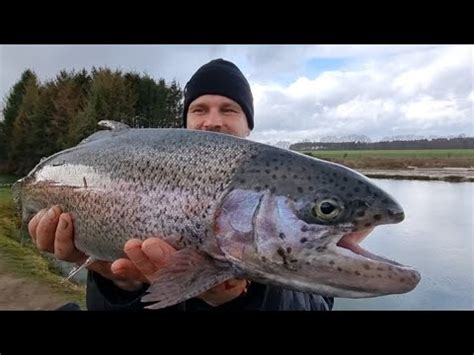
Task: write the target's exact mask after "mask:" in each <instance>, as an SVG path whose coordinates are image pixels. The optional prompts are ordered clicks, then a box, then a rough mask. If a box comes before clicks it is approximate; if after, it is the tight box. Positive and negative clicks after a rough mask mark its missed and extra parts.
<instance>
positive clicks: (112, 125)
mask: <svg viewBox="0 0 474 355" xmlns="http://www.w3.org/2000/svg"><path fill="white" fill-rule="evenodd" d="M97 125H98V126H99V127H102V128H106V129H110V130H112V131H119V130H122V129H130V126H129V125H127V124H125V123H122V122H118V121H112V120H102V121H99V122H98V123H97Z"/></svg>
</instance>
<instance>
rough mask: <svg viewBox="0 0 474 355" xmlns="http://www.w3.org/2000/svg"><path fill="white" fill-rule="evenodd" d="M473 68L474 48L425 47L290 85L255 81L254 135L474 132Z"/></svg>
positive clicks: (267, 137) (262, 137) (301, 136)
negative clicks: (473, 102)
mask: <svg viewBox="0 0 474 355" xmlns="http://www.w3.org/2000/svg"><path fill="white" fill-rule="evenodd" d="M415 48H416V47H415ZM355 62H356V61H354V63H355ZM472 65H473V47H472V46H442V47H427V48H425V47H422V48H421V49H418V50H413V49H412V50H404V51H400V52H394V53H392V54H391V55H387V54H385V55H381V56H380V57H371V56H366V57H364V58H360V60H358V61H357V65H351V66H350V68H341V69H340V70H332V71H326V72H323V73H321V74H319V75H318V76H317V77H316V78H314V79H311V78H308V77H300V78H298V79H296V80H294V81H293V82H292V83H290V84H289V85H287V86H284V85H275V84H274V83H271V84H269V85H268V86H267V85H265V84H264V83H261V82H260V83H252V88H254V89H255V92H256V98H257V99H256V104H255V105H256V109H255V111H256V119H255V122H256V123H255V127H256V128H255V132H253V134H252V136H251V138H252V139H255V140H261V141H264V140H267V141H268V140H270V139H280V140H282V139H287V140H300V139H305V138H306V139H308V137H309V139H317V138H318V137H321V136H325V135H335V136H341V135H349V134H358V135H367V136H369V137H372V138H374V139H380V138H383V137H384V136H388V135H400V134H414V133H416V134H418V135H431V134H438V135H444V134H459V133H466V134H469V135H472V134H474V131H473V121H472V120H473V104H472V96H473V94H472V92H473V91H472V90H473V72H472V71H473V68H472ZM311 136H312V137H311Z"/></svg>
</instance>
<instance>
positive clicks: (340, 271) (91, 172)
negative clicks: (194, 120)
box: [13, 124, 420, 308]
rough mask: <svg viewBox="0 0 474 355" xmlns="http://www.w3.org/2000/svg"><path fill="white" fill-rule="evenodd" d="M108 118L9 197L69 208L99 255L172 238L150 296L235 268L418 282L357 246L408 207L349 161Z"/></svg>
mask: <svg viewBox="0 0 474 355" xmlns="http://www.w3.org/2000/svg"><path fill="white" fill-rule="evenodd" d="M109 126H110V125H109ZM111 126H112V130H111V131H100V132H97V133H95V134H94V135H92V136H90V137H88V138H87V139H85V140H84V141H83V142H82V143H81V144H79V145H78V146H76V147H73V148H70V149H67V150H65V151H62V152H58V153H56V154H54V155H53V156H51V157H49V158H47V159H44V160H43V161H41V162H40V163H39V164H38V165H37V166H36V167H35V168H34V169H33V170H32V171H31V172H30V173H29V174H28V176H26V177H25V178H23V179H21V180H19V181H18V182H17V183H16V184H15V185H14V187H13V193H14V198H15V201H16V202H17V204H18V206H19V208H20V210H21V212H22V216H23V219H24V221H25V222H27V221H28V220H29V218H31V216H32V215H34V214H35V213H36V212H37V211H39V210H40V209H42V208H48V207H50V206H52V205H59V206H60V207H61V208H62V210H63V211H68V212H70V213H71V214H72V216H73V219H74V242H75V245H76V247H77V248H78V249H79V250H81V251H82V252H84V253H85V254H87V255H89V256H91V257H93V258H94V259H96V260H107V261H113V260H116V259H118V258H120V257H123V256H124V252H123V247H124V244H125V243H126V242H127V240H129V239H131V238H139V239H142V240H144V239H146V238H149V237H159V238H162V239H163V240H165V241H167V242H168V243H170V244H171V245H172V246H173V247H175V248H176V249H177V250H178V252H177V253H176V260H175V261H176V262H175V264H176V265H178V266H179V267H176V268H173V266H170V267H168V268H165V269H164V270H161V271H160V272H159V273H157V275H156V277H154V279H153V281H152V286H151V288H150V289H151V291H150V295H149V296H148V298H144V300H147V301H153V302H157V304H155V306H153V307H155V308H160V307H165V306H168V305H172V304H175V303H177V302H179V301H182V300H184V299H187V298H189V297H193V296H195V295H197V294H199V292H204V291H205V290H207V289H209V288H211V287H213V286H214V285H216V284H217V283H218V282H222V281H223V280H226V279H229V278H232V277H245V278H248V279H251V280H255V281H259V282H263V283H268V284H274V285H280V286H283V287H287V288H292V289H295V290H300V291H307V292H314V293H319V294H322V295H328V296H334V297H355V298H357V297H373V296H379V295H384V294H392V293H403V292H408V291H410V290H411V289H413V288H414V287H415V286H416V284H417V283H418V281H419V279H420V276H419V274H418V273H417V272H416V271H415V270H414V269H413V268H411V267H409V266H404V265H400V264H398V263H395V262H392V261H390V260H387V259H384V258H382V257H378V256H375V255H373V254H370V253H368V252H366V251H361V249H360V248H359V247H358V244H357V243H358V242H360V240H362V239H363V237H365V235H366V234H368V233H369V232H370V230H372V229H373V228H374V227H376V226H378V225H382V224H392V223H399V222H401V221H402V220H403V218H404V212H403V209H402V207H401V206H400V205H399V204H398V203H397V202H396V201H395V200H394V199H393V197H391V196H390V195H389V194H387V193H386V192H385V191H383V190H381V189H380V188H379V187H377V186H376V185H375V184H373V183H372V182H371V181H370V180H369V179H367V178H366V177H365V176H363V175H361V174H359V173H357V172H356V171H353V170H351V169H349V168H347V167H344V166H341V165H338V164H334V163H330V162H327V161H323V160H319V159H315V158H312V157H309V156H306V155H303V154H300V153H297V152H293V151H289V150H284V149H280V148H277V147H273V146H269V145H265V144H261V143H257V142H253V141H250V140H245V139H241V138H237V137H234V136H230V135H226V134H220V133H215V132H205V131H195V130H184V129H131V128H127V127H124V126H121V125H117V126H115V128H114V124H111ZM109 128H110V127H109ZM329 217H331V218H329ZM172 264H173V263H170V265H172ZM183 270H184V271H183ZM186 270H187V271H186ZM171 280H173V282H171ZM179 280H181V282H179ZM176 285H178V286H176Z"/></svg>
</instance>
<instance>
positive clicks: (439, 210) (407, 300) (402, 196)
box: [334, 179, 474, 310]
mask: <svg viewBox="0 0 474 355" xmlns="http://www.w3.org/2000/svg"><path fill="white" fill-rule="evenodd" d="M373 181H374V182H375V183H376V184H377V185H378V186H380V187H381V188H383V189H384V190H385V191H387V192H388V193H390V194H391V195H392V196H394V197H395V199H396V200H397V201H398V202H400V204H401V205H402V206H403V208H404V210H405V214H406V219H405V220H404V221H403V222H402V223H400V224H396V225H388V226H379V227H377V228H376V229H375V230H374V232H373V233H371V234H370V235H369V236H368V237H367V239H365V240H364V241H363V243H362V246H363V247H364V248H365V249H368V250H370V251H371V252H374V253H375V254H379V255H383V256H386V257H388V258H389V259H392V260H395V261H398V262H400V263H402V264H408V265H412V266H414V267H415V268H416V269H417V270H418V271H419V272H420V273H421V281H420V283H419V284H418V286H417V288H415V290H413V291H411V292H410V293H406V294H402V295H391V296H384V297H376V298H368V299H355V300H354V299H344V298H337V299H336V302H335V306H334V309H335V310H346V309H367V310H379V309H381V310H382V309H403V310H465V309H470V310H471V309H474V261H473V258H474V256H473V249H474V248H473V244H474V228H473V220H474V213H473V200H474V195H473V192H474V183H448V182H438V181H408V180H385V179H383V180H382V179H374V180H373Z"/></svg>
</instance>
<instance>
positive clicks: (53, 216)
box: [28, 206, 247, 306]
mask: <svg viewBox="0 0 474 355" xmlns="http://www.w3.org/2000/svg"><path fill="white" fill-rule="evenodd" d="M28 231H29V233H30V236H31V238H32V240H33V243H34V244H35V245H36V246H37V248H38V249H39V250H41V251H45V252H49V253H52V254H54V255H55V256H56V257H57V258H58V259H60V260H63V261H68V262H72V263H78V264H82V263H84V262H85V261H86V259H87V255H85V254H83V253H82V252H80V251H79V250H77V249H76V248H75V246H74V227H73V220H72V216H71V215H70V214H69V213H61V209H60V208H59V207H57V206H54V207H52V208H51V209H49V210H41V211H40V212H38V213H37V214H36V215H35V216H34V217H33V219H32V220H31V221H30V223H29V224H28ZM124 251H125V253H126V255H127V257H128V258H129V259H125V258H122V259H118V260H116V261H114V262H113V263H110V262H106V261H96V262H94V263H92V264H91V265H89V266H88V267H87V268H88V269H89V270H92V271H95V272H97V273H99V274H100V275H102V276H103V277H105V278H108V279H110V280H112V281H113V282H114V283H115V284H116V285H117V286H118V287H120V288H122V289H124V290H128V291H133V290H136V289H139V288H140V287H141V286H142V285H143V283H150V279H151V276H152V275H153V274H154V273H155V272H156V271H158V269H159V268H161V267H163V266H164V265H166V262H167V257H168V256H169V255H170V254H172V253H174V252H175V251H176V250H175V249H174V248H173V247H172V246H171V245H169V244H168V243H166V242H164V241H162V240H161V239H159V238H149V239H147V240H145V241H144V242H142V241H141V240H139V239H131V240H129V241H128V242H127V243H126V244H125V247H124ZM246 287H247V281H246V280H241V279H233V280H228V281H226V282H224V283H222V284H220V285H218V286H216V287H214V288H213V289H211V290H209V291H207V292H205V293H203V294H202V295H200V296H198V298H200V299H202V300H204V301H205V302H207V303H208V304H210V305H213V306H217V305H220V304H223V303H226V302H229V301H231V300H233V299H235V298H236V297H238V296H239V295H241V294H242V292H244V290H245V288H246Z"/></svg>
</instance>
